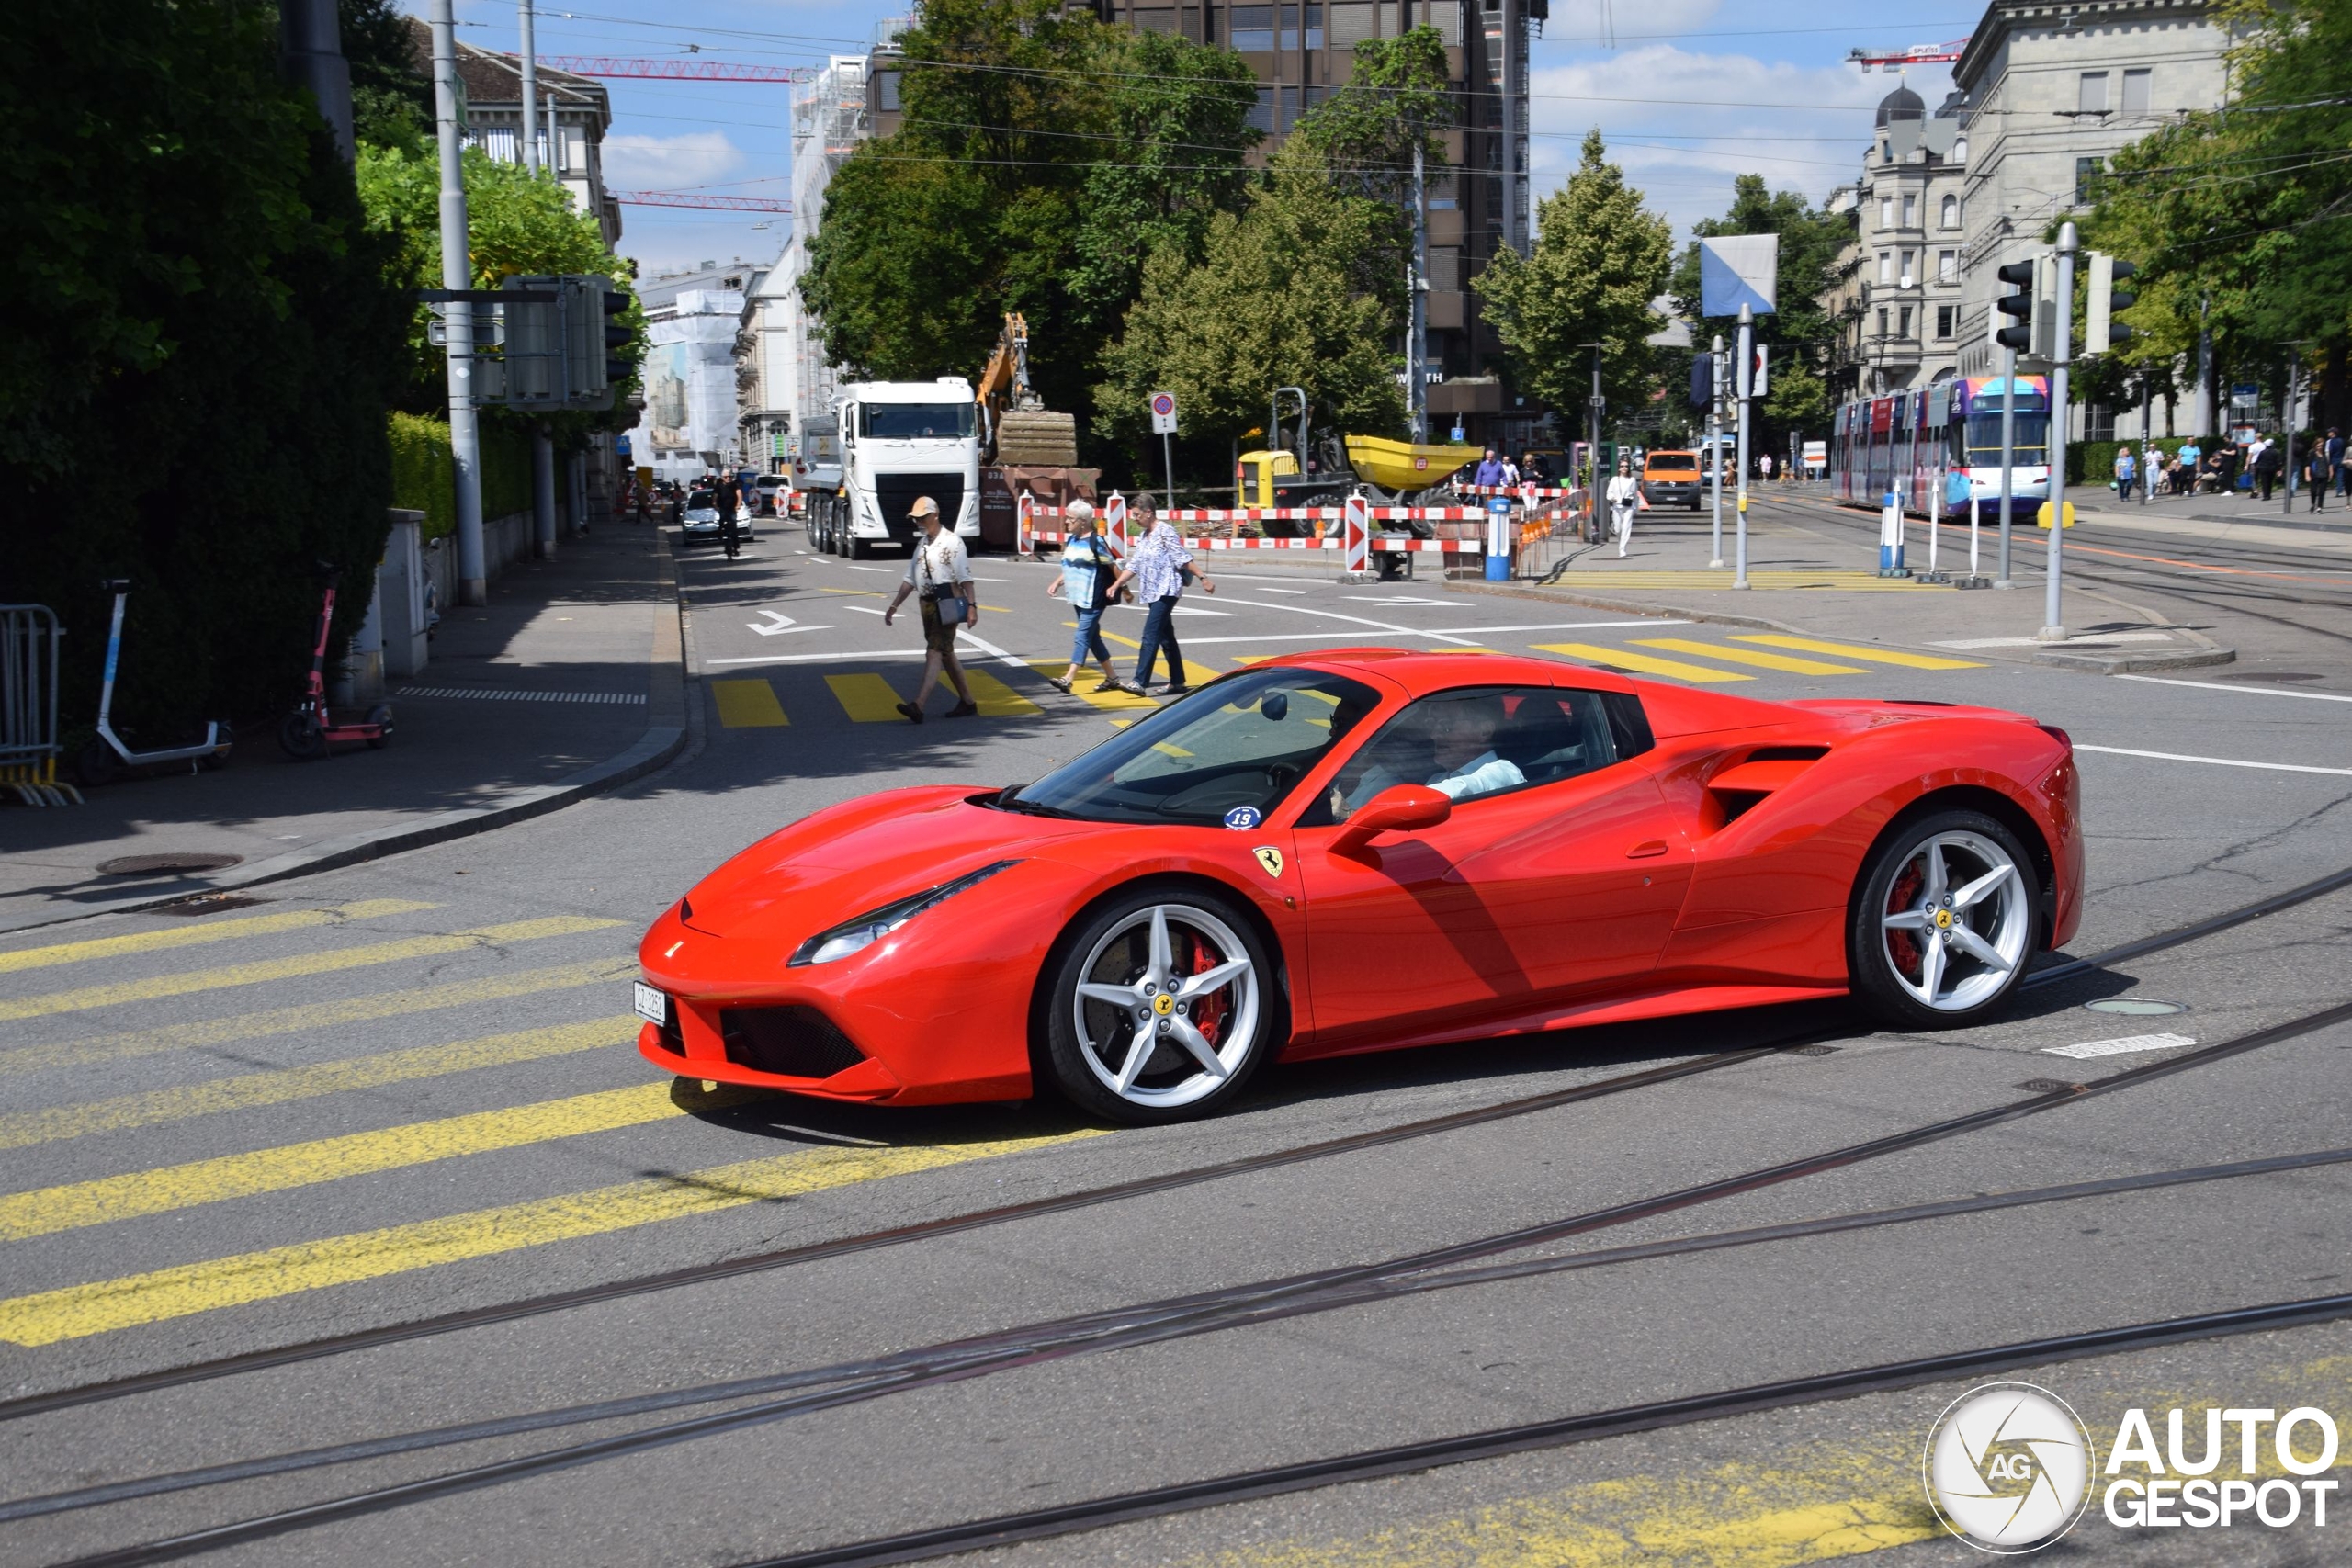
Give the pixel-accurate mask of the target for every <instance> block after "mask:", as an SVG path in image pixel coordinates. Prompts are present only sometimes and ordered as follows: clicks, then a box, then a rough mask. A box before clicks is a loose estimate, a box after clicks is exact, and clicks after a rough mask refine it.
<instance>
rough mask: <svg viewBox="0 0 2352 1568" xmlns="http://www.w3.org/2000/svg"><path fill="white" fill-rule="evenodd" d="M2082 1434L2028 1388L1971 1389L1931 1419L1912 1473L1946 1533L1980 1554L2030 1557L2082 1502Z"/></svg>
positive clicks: (2050, 1400)
mask: <svg viewBox="0 0 2352 1568" xmlns="http://www.w3.org/2000/svg"><path fill="white" fill-rule="evenodd" d="M2095 1458H2096V1456H2095V1455H2094V1454H2093V1453H2092V1451H2091V1439H2090V1433H2089V1431H2088V1430H2087V1429H2086V1428H2085V1427H2084V1426H2083V1423H2082V1421H2081V1419H2080V1418H2079V1417H2077V1416H2075V1413H2074V1411H2073V1410H2072V1409H2070V1408H2069V1407H2068V1406H2067V1404H2066V1403H2065V1401H2064V1400H2062V1399H2060V1398H2059V1397H2058V1396H2057V1395H2056V1394H2054V1393H2050V1392H2049V1391H2047V1390H2046V1389H2040V1388H2036V1387H2034V1386H2033V1385H2032V1384H2031V1383H2023V1382H1996V1383H1986V1384H1985V1385H1984V1386H1983V1387H1981V1388H1976V1389H1972V1390H1970V1391H1969V1392H1968V1393H1965V1394H1962V1396H1961V1397H1960V1398H1959V1399H1957V1400H1955V1401H1953V1402H1952V1404H1951V1405H1949V1406H1948V1407H1947V1408H1946V1409H1945V1411H1944V1413H1943V1414H1942V1415H1941V1416H1938V1417H1937V1418H1936V1425H1935V1428H1934V1430H1932V1431H1931V1432H1930V1433H1929V1434H1928V1449H1927V1452H1926V1454H1925V1455H1924V1456H1923V1458H1922V1460H1921V1468H1922V1470H1923V1472H1924V1473H1925V1479H1926V1481H1927V1485H1928V1502H1929V1503H1931V1504H1933V1505H1934V1506H1935V1510H1936V1517H1937V1518H1939V1519H1940V1520H1941V1521H1942V1522H1943V1526H1944V1528H1945V1529H1948V1530H1950V1531H1951V1533H1952V1534H1954V1535H1956V1536H1958V1537H1960V1539H1961V1540H1964V1541H1966V1542H1967V1543H1968V1544H1969V1545H1971V1546H1973V1547H1975V1548H1976V1549H1977V1550H1978V1551H1990V1552H1995V1553H1997V1554H2000V1555H2003V1556H2015V1555H2018V1554H2020V1553H2023V1552H2028V1551H2040V1550H2041V1548H2043V1547H2045V1546H2048V1545H2049V1544H2050V1543H2051V1542H2052V1541H2053V1540H2057V1539H2058V1538H2059V1537H2060V1536H2062V1535H2064V1534H2065V1533H2066V1532H2067V1531H2068V1530H2070V1529H2074V1527H2075V1520H2076V1519H2079V1518H2081V1517H2082V1515H2083V1508H2084V1506H2085V1505H2086V1503H2088V1502H2089V1501H2090V1473H2091V1465H2092V1461H2093V1460H2094V1459H2095Z"/></svg>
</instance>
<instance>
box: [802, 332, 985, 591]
mask: <svg viewBox="0 0 2352 1568" xmlns="http://www.w3.org/2000/svg"><path fill="white" fill-rule="evenodd" d="M978 412H979V410H978V404H977V403H976V402H975V401H974V400H973V397H972V384H971V383H970V382H969V381H967V380H966V379H965V378H963V377H961V376H942V377H941V378H939V379H938V380H936V381H855V382H852V383H850V384H849V385H847V386H845V387H843V388H842V389H841V392H840V394H839V395H838V396H837V397H836V398H835V399H834V401H833V417H834V418H835V420H836V421H838V422H839V428H840V432H841V452H842V457H841V484H840V487H839V489H838V490H837V491H835V492H834V494H833V495H832V497H831V500H830V502H828V501H826V499H825V498H823V497H821V496H812V497H811V498H810V506H809V541H810V543H811V544H813V545H814V546H815V547H817V548H819V549H820V550H825V551H828V552H830V553H831V554H834V555H839V556H845V557H848V558H851V559H853V560H854V559H856V558H859V557H861V556H863V555H865V554H866V553H867V552H868V551H869V550H871V549H873V548H875V547H876V546H883V545H887V546H890V547H894V548H905V547H911V546H912V544H913V542H914V540H915V539H916V538H917V537H919V536H920V535H921V530H920V529H919V528H917V527H916V526H915V525H914V523H913V521H912V520H911V519H910V516H909V514H908V513H909V510H910V508H911V507H912V506H913V505H914V503H915V498H916V497H918V496H924V495H927V496H929V497H931V498H932V500H933V501H934V502H938V504H939V515H940V518H941V519H942V521H944V522H945V523H946V524H947V525H949V526H951V527H953V528H954V529H955V530H956V533H958V534H960V535H962V536H964V538H965V539H967V541H977V540H978V538H979V536H980V437H979V419H978Z"/></svg>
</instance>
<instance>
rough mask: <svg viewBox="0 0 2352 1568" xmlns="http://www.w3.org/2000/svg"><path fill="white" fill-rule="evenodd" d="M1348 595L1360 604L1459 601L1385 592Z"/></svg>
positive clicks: (1457, 601)
mask: <svg viewBox="0 0 2352 1568" xmlns="http://www.w3.org/2000/svg"><path fill="white" fill-rule="evenodd" d="M1348 597H1349V598H1351V599H1352V600H1354V601H1355V602H1356V603H1358V604H1459V603H1461V601H1459V600H1456V599H1408V598H1405V597H1403V596H1401V595H1399V596H1394V597H1392V596H1391V595H1389V594H1386V593H1351V594H1349V595H1348Z"/></svg>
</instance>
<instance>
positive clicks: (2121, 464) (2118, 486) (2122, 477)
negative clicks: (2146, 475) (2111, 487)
mask: <svg viewBox="0 0 2352 1568" xmlns="http://www.w3.org/2000/svg"><path fill="white" fill-rule="evenodd" d="M2139 477H2140V466H2139V464H2138V463H2137V462H2135V461H2134V460H2133V458H2132V457H2131V447H2129V446H2119V447H2117V448H2116V449H2115V499H2116V500H2118V501H2129V500H2131V481H2132V480H2134V479H2138V478H2139Z"/></svg>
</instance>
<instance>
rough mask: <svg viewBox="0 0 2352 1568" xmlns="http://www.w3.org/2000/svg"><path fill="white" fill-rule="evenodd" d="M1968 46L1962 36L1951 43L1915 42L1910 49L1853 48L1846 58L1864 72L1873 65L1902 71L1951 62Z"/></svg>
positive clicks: (1868, 70)
mask: <svg viewBox="0 0 2352 1568" xmlns="http://www.w3.org/2000/svg"><path fill="white" fill-rule="evenodd" d="M1967 48H1968V40H1967V39H1964V38H1962V39H1952V40H1951V42H1950V43H1915V44H1913V45H1912V46H1911V47H1910V48H1909V49H1905V50H1899V51H1890V50H1881V49H1851V50H1849V51H1846V60H1847V62H1848V63H1849V64H1853V65H1859V66H1860V67H1861V68H1862V73H1863V74H1864V75H1868V74H1869V73H1870V69H1871V66H1873V65H1876V66H1880V67H1882V68H1883V69H1885V70H1888V71H1900V70H1902V69H1903V68H1904V67H1905V66H1906V65H1945V64H1950V63H1951V62H1953V61H1955V60H1958V59H1959V58H1960V57H1961V55H1962V52H1963V51H1966V50H1967Z"/></svg>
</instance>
